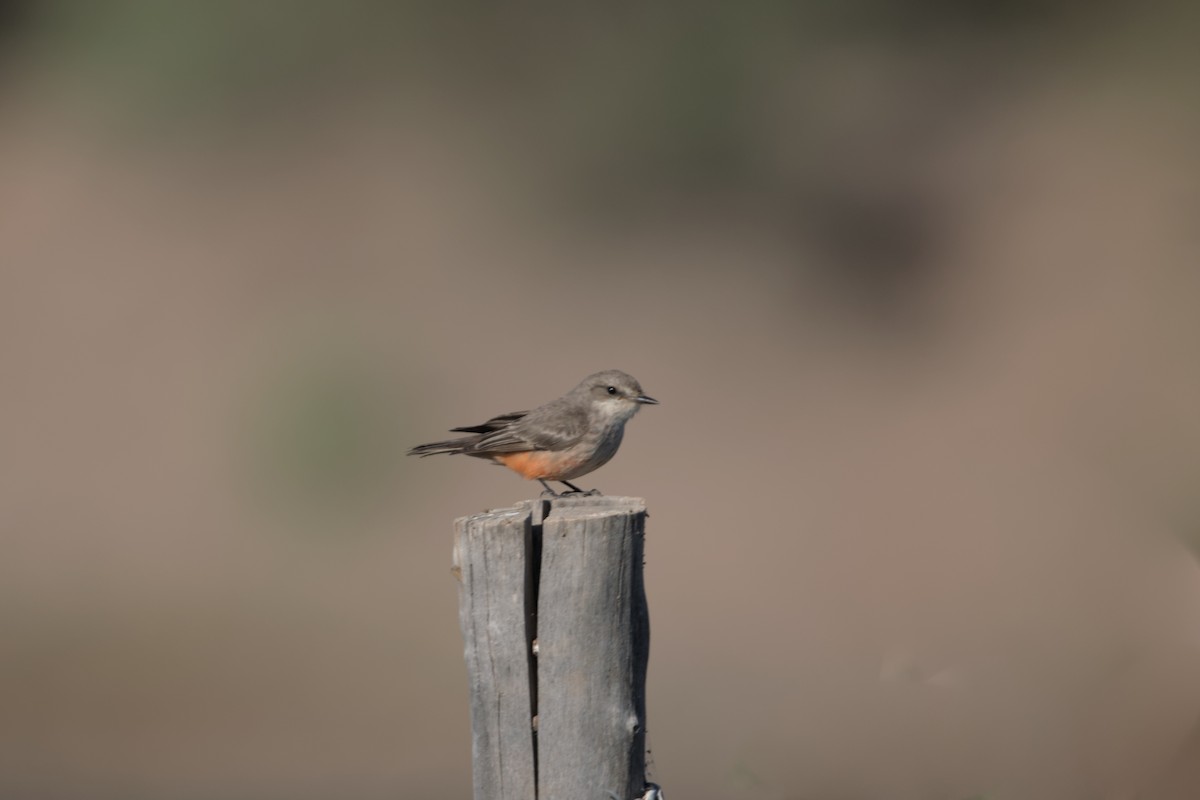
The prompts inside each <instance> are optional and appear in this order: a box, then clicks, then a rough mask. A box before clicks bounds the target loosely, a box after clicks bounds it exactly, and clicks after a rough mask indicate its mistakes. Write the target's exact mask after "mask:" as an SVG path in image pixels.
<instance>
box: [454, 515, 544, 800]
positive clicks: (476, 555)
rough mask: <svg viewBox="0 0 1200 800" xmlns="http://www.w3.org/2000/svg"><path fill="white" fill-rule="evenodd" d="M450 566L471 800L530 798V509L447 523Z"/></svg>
mask: <svg viewBox="0 0 1200 800" xmlns="http://www.w3.org/2000/svg"><path fill="white" fill-rule="evenodd" d="M455 532H456V536H455V542H454V564H455V568H456V573H457V574H458V576H459V580H460V584H459V591H458V601H459V609H458V616H459V624H460V626H461V627H462V633H463V643H464V654H465V657H466V662H467V676H468V680H469V682H470V690H471V751H472V753H471V760H472V764H473V772H474V787H475V795H474V796H475V800H533V798H535V797H536V796H537V794H536V789H535V787H536V777H535V772H534V758H535V754H534V743H533V728H532V713H533V712H532V708H533V701H532V698H531V696H530V689H531V683H530V674H531V668H530V659H531V654H530V652H529V649H528V646H527V641H528V639H527V632H526V622H527V619H528V615H529V611H530V610H531V609H527V608H526V597H527V596H528V581H529V578H530V577H531V576H530V566H531V565H530V564H529V562H528V558H529V553H530V551H531V541H532V538H533V532H532V526H531V519H530V509H529V508H514V509H505V510H502V511H493V512H488V513H487V514H477V515H475V516H471V517H463V518H461V519H459V520H456V522H455Z"/></svg>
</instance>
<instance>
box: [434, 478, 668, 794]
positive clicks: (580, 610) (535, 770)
mask: <svg viewBox="0 0 1200 800" xmlns="http://www.w3.org/2000/svg"><path fill="white" fill-rule="evenodd" d="M645 520H646V504H645V501H643V500H641V499H640V498H633V497H563V498H557V499H554V500H532V501H525V502H523V503H519V504H518V505H517V506H515V507H514V508H506V509H500V510H496V511H489V512H486V513H483V514H476V515H474V516H470V517H463V518H461V519H459V520H456V522H455V541H454V571H455V574H456V575H457V576H458V578H459V582H460V584H459V623H460V625H461V626H462V633H463V640H464V645H465V646H464V650H465V655H466V661H467V673H468V677H469V680H470V689H471V738H472V764H473V769H474V787H475V800H634V798H640V797H642V796H643V792H645V791H646V782H645V753H646V746H645V740H646V721H645V720H646V663H647V659H648V657H649V653H650V618H649V613H648V611H647V608H646V593H645V588H644V585H643V582H642V555H643V537H644V533H645Z"/></svg>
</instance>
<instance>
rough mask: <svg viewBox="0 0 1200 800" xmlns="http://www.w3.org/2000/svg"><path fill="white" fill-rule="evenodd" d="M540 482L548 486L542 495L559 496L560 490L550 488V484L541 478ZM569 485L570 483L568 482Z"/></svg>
mask: <svg viewBox="0 0 1200 800" xmlns="http://www.w3.org/2000/svg"><path fill="white" fill-rule="evenodd" d="M538 483H540V484H541V485H542V486H545V487H546V491H544V492H542V497H558V492H556V491H554V490H553V489H551V488H550V484H548V483H546V482H545V481H544V480H542V479H541V478H538ZM567 485H568V486H569V485H570V484H567Z"/></svg>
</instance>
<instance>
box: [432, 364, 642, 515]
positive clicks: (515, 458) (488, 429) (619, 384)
mask: <svg viewBox="0 0 1200 800" xmlns="http://www.w3.org/2000/svg"><path fill="white" fill-rule="evenodd" d="M657 404H658V401H657V400H655V399H654V398H653V397H649V396H648V395H647V394H646V393H645V392H643V391H642V386H641V384H640V383H638V382H637V380H636V379H635V378H634V377H633V376H632V375H630V374H628V373H625V372H622V371H621V370H618V369H609V370H604V371H603V372H596V373H593V374H591V375H588V376H587V377H586V378H584V379H583V380H582V381H580V382H579V385H578V386H576V387H575V388H574V389H572V390H571V391H569V392H567V393H566V394H564V395H563V396H562V397H559V398H557V399H556V400H551V401H550V402H548V403H545V404H544V405H540V406H538V407H537V408H535V409H533V410H532V411H512V412H509V413H508V414H500V415H499V416H496V417H492V418H491V419H489V420H488V421H487V422H483V423H480V424H479V425H466V426H463V427H461V428H451V429H450V431H451V432H452V433H467V434H471V435H470V436H463V437H460V438H458V439H447V440H446V441H442V442H430V443H429V444H421V445H417V446H416V447H414V448H412V449H411V450H409V451H408V455H410V456H421V457H426V456H433V455H440V454H443V453H444V454H447V455H467V456H474V457H475V458H482V459H487V460H490V461H492V462H493V463H495V464H499V465H502V466H505V467H508V468H509V469H511V470H512V471H513V472H516V473H517V474H518V475H521V476H522V477H523V478H526V479H527V480H536V481H538V482H540V483H541V484H542V486H543V487H545V490H546V491H545V493H546V494H548V495H549V496H551V497H559V496H560V495H559V493H557V492H555V491H554V490H553V489H552V488H551V487H550V484H549V483H547V482H546V481H555V482H557V483H561V484H563V485H565V486H566V487H567V488H568V489H569V490H570V491H567V492H564V494H581V495H588V494H599V492H598V491H596V490H595V489H593V490H591V491H586V492H585V491H584V490H583V489H580V488H579V487H578V486H576V485H575V484H573V483H571V480H572V479H574V478H579V477H581V476H583V475H587V474H588V473H589V472H592V471H593V470H596V469H599V468H600V467H602V466H604V465H605V464H607V463H608V462H609V460H610V459H611V458H612V457H613V456H614V455H616V452H617V448H618V447H620V446H621V438H622V437H623V436H624V435H625V423H626V422H628V421H629V420H630V419H632V418H633V415H634V414H636V413H637V412H638V411H640V410H641V408H642V406H645V405H657Z"/></svg>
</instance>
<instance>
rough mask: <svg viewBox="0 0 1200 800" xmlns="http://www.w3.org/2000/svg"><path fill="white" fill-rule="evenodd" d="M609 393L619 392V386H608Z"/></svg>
mask: <svg viewBox="0 0 1200 800" xmlns="http://www.w3.org/2000/svg"><path fill="white" fill-rule="evenodd" d="M608 393H609V394H616V393H617V387H615V386H610V387H608Z"/></svg>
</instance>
